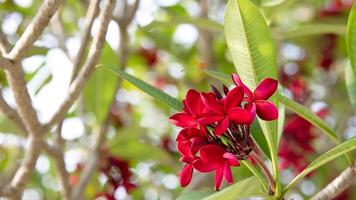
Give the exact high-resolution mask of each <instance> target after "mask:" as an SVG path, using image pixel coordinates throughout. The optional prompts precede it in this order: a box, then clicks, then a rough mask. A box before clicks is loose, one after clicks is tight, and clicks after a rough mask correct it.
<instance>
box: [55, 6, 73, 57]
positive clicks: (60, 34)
mask: <svg viewBox="0 0 356 200" xmlns="http://www.w3.org/2000/svg"><path fill="white" fill-rule="evenodd" d="M60 11H61V9H60V8H59V9H58V10H57V12H56V13H55V14H54V16H53V17H52V20H51V22H50V27H51V31H52V33H53V34H54V35H55V37H56V38H57V39H58V47H59V48H60V49H62V50H63V52H64V53H65V54H66V56H67V57H68V58H69V59H70V56H69V53H68V48H67V47H66V44H65V39H66V36H65V33H64V29H63V25H62V21H61V16H60Z"/></svg>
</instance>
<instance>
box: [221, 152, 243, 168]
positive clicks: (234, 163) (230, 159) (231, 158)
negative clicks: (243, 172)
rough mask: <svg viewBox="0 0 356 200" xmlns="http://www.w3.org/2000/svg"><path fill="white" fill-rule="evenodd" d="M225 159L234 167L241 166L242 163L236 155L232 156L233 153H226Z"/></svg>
mask: <svg viewBox="0 0 356 200" xmlns="http://www.w3.org/2000/svg"><path fill="white" fill-rule="evenodd" d="M223 157H224V158H225V159H227V161H228V162H229V164H230V165H232V166H239V165H240V163H239V161H238V160H237V158H236V156H235V155H234V154H232V153H229V152H226V153H224V155H223Z"/></svg>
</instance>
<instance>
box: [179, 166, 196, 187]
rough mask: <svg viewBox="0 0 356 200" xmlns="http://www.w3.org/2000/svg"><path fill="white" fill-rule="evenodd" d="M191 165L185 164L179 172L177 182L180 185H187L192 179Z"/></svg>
mask: <svg viewBox="0 0 356 200" xmlns="http://www.w3.org/2000/svg"><path fill="white" fill-rule="evenodd" d="M192 175H193V166H191V165H188V164H186V165H185V166H184V167H183V169H182V171H181V172H180V173H179V182H180V185H181V186H182V187H185V186H187V185H188V184H189V183H190V181H191V180H192Z"/></svg>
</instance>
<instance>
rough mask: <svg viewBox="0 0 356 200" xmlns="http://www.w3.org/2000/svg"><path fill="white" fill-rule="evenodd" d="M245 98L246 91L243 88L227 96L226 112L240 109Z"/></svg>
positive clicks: (231, 91) (233, 90)
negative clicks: (236, 108)
mask: <svg viewBox="0 0 356 200" xmlns="http://www.w3.org/2000/svg"><path fill="white" fill-rule="evenodd" d="M243 97H244V91H243V88H242V87H241V86H237V87H235V88H234V89H232V90H230V92H229V93H228V94H227V95H226V103H225V111H229V110H230V109H232V108H235V107H239V106H240V104H241V101H242V98H243Z"/></svg>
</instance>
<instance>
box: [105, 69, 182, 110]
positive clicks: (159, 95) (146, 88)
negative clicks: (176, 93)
mask: <svg viewBox="0 0 356 200" xmlns="http://www.w3.org/2000/svg"><path fill="white" fill-rule="evenodd" d="M107 68H108V69H110V70H111V71H112V72H114V73H115V74H117V75H118V76H120V77H121V78H123V79H125V80H126V81H128V82H130V83H131V84H133V85H135V86H136V87H137V88H139V89H140V90H142V91H143V92H145V93H147V94H148V95H151V96H152V97H153V98H155V99H157V100H159V101H161V102H162V103H165V104H167V105H168V106H170V107H172V108H174V109H176V110H178V111H181V110H182V108H183V105H182V103H181V102H180V101H179V100H177V99H176V98H173V97H172V96H170V95H168V94H167V93H165V92H163V91H161V90H160V89H157V88H156V87H153V86H151V85H150V84H148V83H146V82H144V81H142V80H140V79H138V78H136V77H134V76H132V75H130V74H128V73H126V72H124V71H121V70H117V69H113V68H111V67H107Z"/></svg>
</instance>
